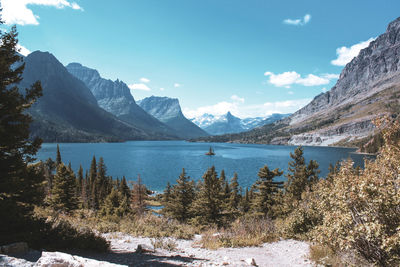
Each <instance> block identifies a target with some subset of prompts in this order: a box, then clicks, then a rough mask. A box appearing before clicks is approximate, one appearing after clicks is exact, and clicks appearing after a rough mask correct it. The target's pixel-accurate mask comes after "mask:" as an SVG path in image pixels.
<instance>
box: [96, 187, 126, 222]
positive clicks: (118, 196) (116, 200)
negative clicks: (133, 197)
mask: <svg viewBox="0 0 400 267" xmlns="http://www.w3.org/2000/svg"><path fill="white" fill-rule="evenodd" d="M129 211H130V207H129V202H128V199H127V197H126V196H124V195H123V194H122V193H121V192H120V191H118V190H117V189H115V188H113V189H112V190H111V193H110V194H109V195H108V196H107V197H106V199H105V201H104V203H103V205H102V207H101V210H100V214H101V215H102V216H105V217H107V218H108V219H110V220H116V221H117V220H118V219H119V218H122V217H123V216H125V215H127V214H128V213H129Z"/></svg>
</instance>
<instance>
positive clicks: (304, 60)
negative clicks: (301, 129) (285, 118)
mask: <svg viewBox="0 0 400 267" xmlns="http://www.w3.org/2000/svg"><path fill="white" fill-rule="evenodd" d="M1 5H2V8H3V11H2V14H1V15H2V19H3V20H4V21H5V23H6V25H4V26H3V28H4V27H9V26H11V25H14V24H16V25H17V29H18V32H19V41H20V46H21V53H23V54H28V53H30V52H31V51H35V50H41V51H48V52H50V53H52V54H53V55H54V56H56V57H57V58H58V60H60V61H61V63H63V64H64V65H67V64H68V63H71V62H79V63H81V64H82V65H84V66H87V67H90V68H94V69H97V70H98V71H99V72H100V74H101V76H102V77H104V78H106V79H112V80H116V79H119V80H122V81H124V82H125V83H126V84H128V85H129V87H130V88H131V93H132V95H133V96H134V98H135V100H140V99H143V98H145V97H148V96H151V95H156V96H168V97H173V98H178V99H179V101H180V104H181V107H182V110H183V112H184V114H185V115H186V116H187V117H189V118H192V117H196V116H200V115H202V114H203V113H210V114H214V115H221V114H224V113H226V112H228V111H231V112H232V114H233V115H235V116H238V117H241V118H245V117H257V116H267V115H269V114H272V113H291V112H294V111H296V110H298V109H299V108H301V107H302V106H304V105H306V104H307V103H309V102H310V101H311V100H312V99H313V98H314V97H315V96H316V95H318V94H320V93H322V92H325V91H327V90H329V89H330V88H331V87H332V86H334V84H335V82H336V80H337V78H338V77H339V75H340V72H341V70H342V69H343V67H344V66H345V65H346V63H348V62H349V61H351V59H352V58H353V57H354V56H356V55H357V54H358V52H359V51H360V49H362V48H365V47H366V46H368V44H369V42H371V41H372V40H374V38H376V37H377V36H379V35H380V34H382V33H384V31H385V30H386V27H387V25H388V23H389V22H390V21H392V20H394V19H396V18H397V17H399V16H400V12H399V11H400V1H398V0H380V1H376V0H334V1H329V0H325V1H321V0H291V1H289V0H115V1H109V0H108V1H106V0H1Z"/></svg>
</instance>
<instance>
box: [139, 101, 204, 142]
mask: <svg viewBox="0 0 400 267" xmlns="http://www.w3.org/2000/svg"><path fill="white" fill-rule="evenodd" d="M138 104H139V106H140V107H141V108H143V109H144V110H145V111H146V112H147V113H149V114H150V115H152V116H154V117H155V118H157V119H158V120H159V121H161V122H163V123H165V124H166V125H168V126H169V127H170V128H172V129H174V130H175V131H176V133H177V135H178V136H179V137H180V138H183V139H191V138H197V137H200V136H208V134H207V133H206V132H205V131H204V130H202V129H200V127H198V126H197V125H196V124H194V123H193V122H191V121H189V120H188V119H187V118H186V117H185V116H184V115H183V114H182V110H181V106H180V105H179V101H178V99H176V98H169V97H157V96H151V97H147V98H145V99H142V100H141V101H138Z"/></svg>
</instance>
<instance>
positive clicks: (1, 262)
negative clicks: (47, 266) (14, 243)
mask: <svg viewBox="0 0 400 267" xmlns="http://www.w3.org/2000/svg"><path fill="white" fill-rule="evenodd" d="M34 265H35V263H34V262H30V261H26V260H24V259H18V258H14V257H9V256H6V255H1V254H0V266H6V267H8V266H12V267H33V266H34Z"/></svg>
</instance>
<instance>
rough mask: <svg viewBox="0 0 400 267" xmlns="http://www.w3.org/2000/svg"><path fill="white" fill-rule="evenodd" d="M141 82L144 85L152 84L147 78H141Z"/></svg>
mask: <svg viewBox="0 0 400 267" xmlns="http://www.w3.org/2000/svg"><path fill="white" fill-rule="evenodd" d="M140 81H141V82H142V83H149V82H150V80H149V79H147V78H144V77H143V78H140Z"/></svg>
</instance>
